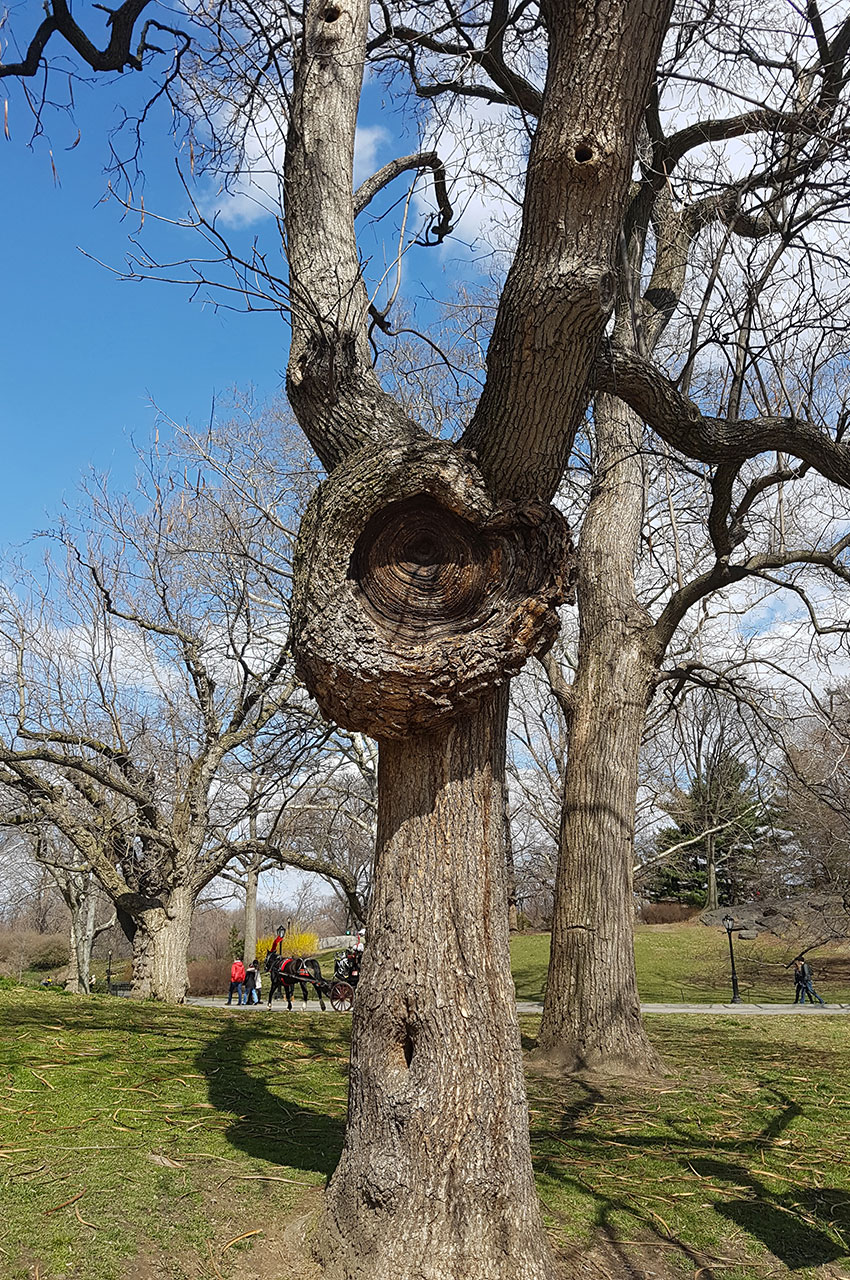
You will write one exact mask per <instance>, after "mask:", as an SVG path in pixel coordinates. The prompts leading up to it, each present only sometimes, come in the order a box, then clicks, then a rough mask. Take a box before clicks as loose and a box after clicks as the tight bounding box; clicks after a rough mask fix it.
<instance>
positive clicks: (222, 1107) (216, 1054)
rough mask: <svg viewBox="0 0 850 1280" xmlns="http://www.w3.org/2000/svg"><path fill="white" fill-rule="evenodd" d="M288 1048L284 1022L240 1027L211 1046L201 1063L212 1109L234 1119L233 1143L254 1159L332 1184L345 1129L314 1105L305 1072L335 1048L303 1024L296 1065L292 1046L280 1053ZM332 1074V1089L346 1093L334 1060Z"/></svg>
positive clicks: (233, 1024) (233, 1025) (231, 1026)
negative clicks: (319, 1176) (284, 1042)
mask: <svg viewBox="0 0 850 1280" xmlns="http://www.w3.org/2000/svg"><path fill="white" fill-rule="evenodd" d="M281 1044H282V1037H281V1034H280V1028H279V1026H278V1025H277V1023H275V1025H274V1027H272V1026H269V1025H268V1024H266V1023H260V1022H259V1021H258V1022H245V1021H240V1022H237V1021H235V1020H233V1021H229V1022H228V1024H227V1025H226V1026H224V1027H222V1029H221V1031H220V1032H219V1033H218V1034H217V1035H216V1036H215V1037H213V1038H212V1039H210V1041H209V1042H208V1044H207V1045H206V1046H204V1048H203V1049H202V1050H201V1052H199V1053H198V1055H197V1058H196V1063H197V1067H198V1070H199V1071H201V1072H203V1074H204V1075H205V1076H206V1079H207V1090H208V1096H209V1100H210V1102H211V1103H212V1104H213V1106H214V1107H216V1109H217V1110H218V1111H220V1112H224V1113H227V1112H230V1113H231V1114H233V1115H234V1118H233V1120H232V1121H231V1123H230V1124H229V1125H228V1127H227V1129H226V1130H224V1134H225V1136H226V1137H227V1139H228V1141H229V1142H231V1143H232V1144H233V1145H234V1146H236V1147H239V1148H240V1150H242V1151H244V1152H245V1153H246V1154H247V1155H249V1156H252V1157H254V1158H255V1159H258V1160H266V1161H272V1162H274V1163H275V1164H278V1165H285V1166H287V1167H288V1168H294V1169H303V1170H304V1171H305V1172H306V1171H310V1172H314V1173H321V1174H324V1175H325V1176H326V1177H329V1176H330V1174H331V1173H332V1172H333V1170H334V1169H335V1168H336V1165H337V1162H338V1161H339V1157H340V1153H341V1151H342V1141H343V1136H344V1132H345V1122H344V1119H343V1117H342V1116H341V1115H332V1114H330V1113H329V1112H328V1111H327V1110H323V1108H322V1104H321V1101H320V1099H319V1098H317V1100H316V1104H315V1105H314V1106H310V1105H309V1102H308V1101H307V1098H308V1097H309V1093H310V1090H311V1088H312V1087H313V1085H312V1083H311V1079H310V1071H309V1068H306V1067H305V1066H304V1064H305V1063H306V1062H308V1061H310V1060H315V1059H321V1058H322V1057H328V1041H327V1039H326V1037H325V1036H324V1035H323V1034H322V1033H321V1031H320V1030H318V1029H313V1028H310V1027H309V1026H308V1027H305V1025H304V1023H303V1022H302V1023H301V1024H300V1025H299V1029H298V1037H297V1042H293V1045H294V1044H297V1048H298V1049H299V1051H300V1052H299V1054H298V1056H297V1058H290V1060H289V1061H288V1058H287V1048H286V1047H282V1048H280V1052H279V1054H277V1053H275V1052H274V1051H275V1049H276V1048H277V1047H278V1046H281ZM293 1045H290V1046H289V1047H290V1049H291V1048H292V1047H293ZM346 1066H347V1064H346ZM327 1069H328V1070H330V1072H331V1080H332V1083H334V1084H336V1085H339V1086H342V1087H344V1086H345V1079H344V1075H345V1073H344V1071H343V1070H342V1068H341V1067H340V1065H339V1064H338V1063H337V1062H335V1061H334V1062H331V1064H330V1066H329V1068H327ZM270 1077H273V1083H274V1088H272V1087H270V1084H271V1083H272V1080H271V1078H270Z"/></svg>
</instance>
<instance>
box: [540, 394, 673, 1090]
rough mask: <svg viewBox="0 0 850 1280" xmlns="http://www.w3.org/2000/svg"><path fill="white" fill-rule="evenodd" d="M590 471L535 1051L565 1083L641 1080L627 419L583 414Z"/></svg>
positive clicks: (633, 512)
mask: <svg viewBox="0 0 850 1280" xmlns="http://www.w3.org/2000/svg"><path fill="white" fill-rule="evenodd" d="M595 408H596V413H595V425H596V439H597V450H598V466H597V473H596V479H595V481H594V487H593V491H592V494H591V501H590V506H589V508H588V513H587V516H586V518H585V523H584V526H583V528H582V532H581V539H580V542H579V586H578V598H579V619H580V633H579V654H578V667H577V675H576V680H575V683H574V685H573V699H574V701H573V709H572V715H571V718H570V724H569V733H568V750H567V766H566V775H565V783H564V802H563V811H562V816H561V841H560V858H559V865H558V875H557V882H556V889H555V910H554V918H553V925H552V950H551V957H550V964H549V977H548V982H547V985H546V998H545V1003H544V1012H543V1021H542V1024H541V1028H540V1036H539V1046H540V1050H541V1052H542V1053H543V1054H545V1056H546V1057H547V1058H549V1059H551V1060H552V1061H554V1062H556V1063H557V1064H558V1065H559V1066H562V1067H563V1068H564V1069H566V1070H570V1071H577V1070H588V1069H589V1070H593V1071H596V1072H602V1073H611V1074H638V1075H641V1074H646V1073H648V1072H650V1071H653V1070H656V1069H658V1067H659V1062H658V1059H657V1057H656V1054H655V1051H654V1050H653V1049H652V1046H651V1045H650V1043H649V1040H648V1039H647V1036H646V1033H645V1031H644V1029H643V1023H642V1021H641V1015H640V1000H639V998H638V992H637V980H636V975H635V962H634V939H633V923H632V922H633V917H634V905H633V896H632V867H633V865H634V819H635V803H636V797H637V777H638V753H639V751H640V745H641V738H642V735H643V729H644V722H645V718H646V707H647V702H648V699H649V690H650V685H651V679H652V676H653V675H654V673H655V663H654V656H653V649H652V645H651V643H650V633H651V619H650V618H649V617H648V615H647V614H646V613H645V611H644V610H643V609H642V608H641V607H640V606H639V604H638V601H637V598H636V594H635V584H634V558H635V555H636V554H637V549H638V539H639V537H640V530H641V522H642V517H643V468H642V463H641V456H640V445H641V431H642V424H641V421H640V419H639V418H637V417H636V415H635V414H633V413H632V412H631V410H629V409H627V408H626V407H625V406H624V405H622V404H619V403H618V402H616V401H614V400H613V399H611V398H609V397H607V396H606V397H600V398H599V400H598V401H597V404H596V406H595Z"/></svg>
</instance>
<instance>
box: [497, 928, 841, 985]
mask: <svg viewBox="0 0 850 1280" xmlns="http://www.w3.org/2000/svg"><path fill="white" fill-rule="evenodd" d="M733 942H734V946H735V964H736V968H737V970H738V980H739V985H740V989H741V995H742V996H743V998H744V1000H748V1001H752V1002H753V1003H772V1002H774V1001H778V1002H780V1003H786V1004H787V1003H790V1002H791V1001H792V1000H793V998H794V983H793V979H792V978H791V977H790V976H789V972H790V971H789V970H788V969H786V968H785V965H786V964H787V963H788V962H789V960H791V959H793V956H794V954H795V953H794V951H793V948H792V947H790V946H789V945H786V944H785V943H783V942H780V941H779V940H778V939H777V938H772V937H771V936H770V935H769V934H762V935H761V936H760V937H758V938H755V939H753V940H752V941H750V942H744V941H740V940H738V939H737V938H734V936H733ZM511 955H512V961H513V973H514V981H515V982H516V988H517V996H518V998H519V999H520V1000H542V999H543V990H544V986H545V983H546V968H547V965H548V963H549V935H548V933H536V934H519V935H517V936H516V937H514V938H513V939H512V940H511ZM635 963H636V965H637V976H638V990H639V991H640V996H641V999H642V1000H644V1001H646V1003H648V1004H653V1003H662V1002H674V1003H686V1004H691V1003H699V1004H702V1003H706V1004H711V1003H712V1001H717V1000H728V999H729V996H730V994H731V989H730V980H729V944H728V942H727V940H726V934H725V932H723V931H722V930H720V929H709V928H706V926H705V925H701V924H699V923H698V922H697V923H696V924H678V925H670V924H664V925H638V926H637V929H636V930H635ZM811 964H812V967H813V969H814V971H815V989H816V990H817V991H818V992H819V993H820V994H821V995H822V996H823V998H824V1000H826V1001H828V1002H830V1003H836V1004H838V1003H848V1002H850V946H848V944H847V943H832V944H830V945H829V946H826V947H823V948H821V949H820V950H818V951H816V952H814V953H813V954H812V956H811Z"/></svg>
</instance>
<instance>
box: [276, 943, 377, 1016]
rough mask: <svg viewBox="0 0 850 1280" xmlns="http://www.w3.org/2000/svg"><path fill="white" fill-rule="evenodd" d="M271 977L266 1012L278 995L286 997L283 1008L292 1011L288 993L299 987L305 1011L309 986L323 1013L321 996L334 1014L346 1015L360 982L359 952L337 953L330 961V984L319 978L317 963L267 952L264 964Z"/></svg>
mask: <svg viewBox="0 0 850 1280" xmlns="http://www.w3.org/2000/svg"><path fill="white" fill-rule="evenodd" d="M266 969H267V970H268V973H269V975H270V977H271V983H270V986H269V1008H271V1007H272V1000H274V998H275V996H276V995H279V994H280V993H281V992H283V994H284V995H285V996H286V1007H287V1009H289V1010H290V1011H291V1009H292V993H293V991H294V990H295V986H296V984H298V986H300V987H301V998H302V1000H303V1002H304V1007H305V1008H306V1007H307V988H308V987H309V986H312V988H313V990H314V991H315V993H316V995H317V996H318V999H319V1006H320V1008H321V1009H322V1011H323V1012H324V1010H325V1008H326V1005H325V996H327V997H328V999H329V1000H330V1002H331V1008H332V1009H334V1010H335V1011H336V1012H337V1013H347V1012H348V1011H349V1009H351V1007H352V1005H353V1004H354V991H355V988H356V986H357V982H358V980H359V978H360V952H359V951H340V952H339V954H338V955H337V957H336V960H335V961H334V973H333V977H332V978H331V980H330V981H328V980H327V979H325V978H323V977H322V966H321V965H320V964H319V961H318V960H315V959H313V958H312V957H305V956H282V955H279V954H278V953H277V951H271V952H270V953H269V955H268V958H267V960H266Z"/></svg>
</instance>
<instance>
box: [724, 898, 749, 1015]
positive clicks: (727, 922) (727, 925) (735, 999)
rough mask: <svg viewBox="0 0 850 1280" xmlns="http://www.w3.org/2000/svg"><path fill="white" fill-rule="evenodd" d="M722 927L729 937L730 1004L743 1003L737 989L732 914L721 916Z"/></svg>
mask: <svg viewBox="0 0 850 1280" xmlns="http://www.w3.org/2000/svg"><path fill="white" fill-rule="evenodd" d="M723 928H724V929H725V930H726V936H727V938H728V939H729V959H730V961H731V964H732V1000H731V1003H732V1004H743V1003H744V1002H743V1000H742V999H741V996H740V993H739V991H738V974H737V973H736V971H735V952H734V950H733V947H732V930H733V929H734V928H735V921H734V919H733V917H732V916H724V917H723Z"/></svg>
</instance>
